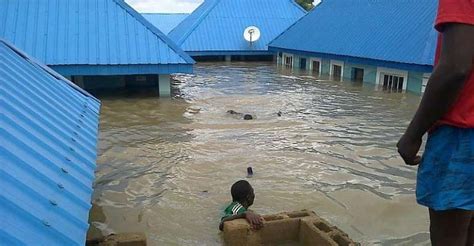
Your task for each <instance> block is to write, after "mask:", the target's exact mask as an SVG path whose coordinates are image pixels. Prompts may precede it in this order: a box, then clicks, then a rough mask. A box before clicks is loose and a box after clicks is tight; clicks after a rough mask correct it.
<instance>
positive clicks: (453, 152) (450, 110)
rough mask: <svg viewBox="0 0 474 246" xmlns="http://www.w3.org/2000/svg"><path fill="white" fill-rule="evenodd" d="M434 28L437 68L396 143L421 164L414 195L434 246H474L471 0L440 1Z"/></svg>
mask: <svg viewBox="0 0 474 246" xmlns="http://www.w3.org/2000/svg"><path fill="white" fill-rule="evenodd" d="M435 28H436V29H437V30H438V31H439V32H440V38H439V43H438V46H439V47H438V50H437V54H436V61H437V62H436V66H435V69H434V71H433V74H432V76H431V78H430V80H429V81H428V85H427V87H426V91H425V94H424V95H423V99H422V100H421V103H420V106H419V108H418V111H417V112H416V114H415V117H414V118H413V120H412V121H411V123H410V125H409V126H408V128H407V130H406V132H405V134H404V135H403V136H402V137H401V139H400V141H399V142H398V144H397V147H398V152H399V153H400V155H401V157H402V158H403V160H404V161H405V163H406V164H408V165H418V164H420V166H419V168H418V175H417V187H416V197H417V201H418V203H419V204H421V205H423V206H426V207H428V208H429V215H430V237H431V242H432V244H433V245H435V246H436V245H462V246H464V245H474V68H473V67H474V0H439V9H438V16H437V18H436V24H435ZM426 132H429V136H428V141H427V143H426V148H425V153H424V154H423V158H420V156H418V155H417V154H418V151H419V150H420V146H421V144H422V137H423V135H424V134H425V133H426Z"/></svg>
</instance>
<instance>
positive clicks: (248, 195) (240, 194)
mask: <svg viewBox="0 0 474 246" xmlns="http://www.w3.org/2000/svg"><path fill="white" fill-rule="evenodd" d="M230 193H231V194H232V200H233V201H234V202H239V203H240V204H242V206H244V207H246V208H248V207H250V206H252V204H253V200H254V199H255V194H254V193H253V188H252V186H251V185H250V184H249V182H247V181H245V180H239V181H237V182H235V183H234V184H233V185H232V188H230Z"/></svg>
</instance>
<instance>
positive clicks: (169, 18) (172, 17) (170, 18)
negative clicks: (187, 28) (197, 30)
mask: <svg viewBox="0 0 474 246" xmlns="http://www.w3.org/2000/svg"><path fill="white" fill-rule="evenodd" d="M142 15H143V17H145V19H147V20H148V21H149V22H150V23H151V24H153V25H154V26H155V27H156V28H158V29H159V30H160V31H162V32H163V33H164V34H168V33H169V32H170V31H171V30H173V28H175V27H176V26H177V25H178V24H179V23H181V21H183V20H184V19H185V18H186V17H188V16H189V14H174V13H150V14H148V13H143V14H142Z"/></svg>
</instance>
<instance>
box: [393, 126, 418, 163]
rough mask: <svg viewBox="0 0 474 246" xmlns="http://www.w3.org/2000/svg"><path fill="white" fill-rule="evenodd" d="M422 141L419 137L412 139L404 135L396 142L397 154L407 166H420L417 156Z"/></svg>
mask: <svg viewBox="0 0 474 246" xmlns="http://www.w3.org/2000/svg"><path fill="white" fill-rule="evenodd" d="M422 141H423V140H422V138H421V137H419V138H418V137H412V136H409V135H407V134H404V135H403V136H402V137H401V138H400V140H399V141H398V143H397V148H398V153H399V154H400V156H401V157H402V158H403V160H404V161H405V163H406V164H407V165H410V166H416V165H418V164H420V162H421V157H420V156H419V155H417V154H418V151H419V150H420V147H421V143H422Z"/></svg>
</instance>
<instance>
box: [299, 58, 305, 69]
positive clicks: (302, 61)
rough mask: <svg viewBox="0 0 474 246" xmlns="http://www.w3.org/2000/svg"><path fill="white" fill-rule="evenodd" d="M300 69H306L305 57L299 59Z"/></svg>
mask: <svg viewBox="0 0 474 246" xmlns="http://www.w3.org/2000/svg"><path fill="white" fill-rule="evenodd" d="M300 69H301V70H306V58H301V59H300Z"/></svg>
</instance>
